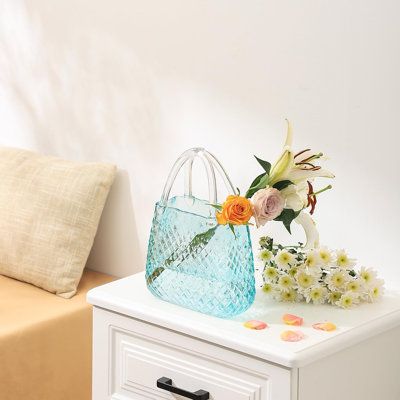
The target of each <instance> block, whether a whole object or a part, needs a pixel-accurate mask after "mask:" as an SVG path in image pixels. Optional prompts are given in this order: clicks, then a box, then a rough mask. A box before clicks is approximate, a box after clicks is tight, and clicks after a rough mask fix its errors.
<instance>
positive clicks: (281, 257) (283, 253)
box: [274, 249, 296, 270]
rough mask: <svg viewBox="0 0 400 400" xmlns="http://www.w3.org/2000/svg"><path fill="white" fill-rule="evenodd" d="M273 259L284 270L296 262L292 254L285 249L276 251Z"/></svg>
mask: <svg viewBox="0 0 400 400" xmlns="http://www.w3.org/2000/svg"><path fill="white" fill-rule="evenodd" d="M274 261H275V263H276V265H277V266H278V267H279V268H282V269H285V270H286V269H289V268H290V267H291V266H292V265H293V264H295V262H296V260H295V257H294V255H293V254H292V253H290V252H288V251H287V250H285V249H283V250H279V251H278V253H277V254H276V256H275V258H274Z"/></svg>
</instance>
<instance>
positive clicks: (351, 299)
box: [335, 292, 359, 308]
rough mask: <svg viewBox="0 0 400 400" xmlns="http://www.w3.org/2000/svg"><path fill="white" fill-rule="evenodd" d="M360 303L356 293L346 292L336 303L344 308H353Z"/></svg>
mask: <svg viewBox="0 0 400 400" xmlns="http://www.w3.org/2000/svg"><path fill="white" fill-rule="evenodd" d="M358 303H359V298H358V295H357V294H356V293H354V292H346V293H343V294H342V297H341V298H340V299H339V300H338V301H337V302H336V303H335V304H336V305H337V306H339V307H342V308H351V307H353V306H354V305H355V304H358Z"/></svg>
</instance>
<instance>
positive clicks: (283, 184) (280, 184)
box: [272, 180, 293, 190]
mask: <svg viewBox="0 0 400 400" xmlns="http://www.w3.org/2000/svg"><path fill="white" fill-rule="evenodd" d="M289 185H293V182H292V181H288V180H284V181H279V182H276V183H275V185H273V186H272V187H273V188H275V189H278V190H283V189H285V188H287V187H288V186H289Z"/></svg>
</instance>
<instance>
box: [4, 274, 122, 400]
mask: <svg viewBox="0 0 400 400" xmlns="http://www.w3.org/2000/svg"><path fill="white" fill-rule="evenodd" d="M114 279H116V278H114V277H112V276H110V275H106V274H102V273H99V272H95V271H92V270H89V269H85V271H84V273H83V276H82V279H81V281H80V284H79V287H78V292H77V294H76V295H75V296H74V297H73V298H71V299H63V298H61V297H58V296H55V295H54V294H52V293H48V292H46V291H44V290H43V289H40V288H37V287H35V286H32V285H30V284H28V283H24V282H20V281H17V280H14V279H11V278H8V277H5V276H1V275H0V388H1V393H0V398H1V400H19V399H27V400H47V399H48V400H50V399H52V400H53V399H54V400H64V399H65V400H72V399H73V400H90V399H91V357H92V312H91V306H90V305H89V304H87V302H86V293H87V292H88V291H89V290H90V289H92V288H94V287H96V286H100V285H102V284H105V283H108V282H110V281H112V280H114Z"/></svg>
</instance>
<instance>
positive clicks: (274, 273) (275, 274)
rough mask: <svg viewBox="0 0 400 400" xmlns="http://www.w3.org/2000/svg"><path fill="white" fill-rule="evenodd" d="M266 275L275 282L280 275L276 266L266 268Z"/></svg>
mask: <svg viewBox="0 0 400 400" xmlns="http://www.w3.org/2000/svg"><path fill="white" fill-rule="evenodd" d="M264 277H265V278H266V279H268V280H269V281H271V282H273V281H275V280H276V278H277V277H278V270H277V269H276V268H275V267H267V268H265V269H264Z"/></svg>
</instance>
